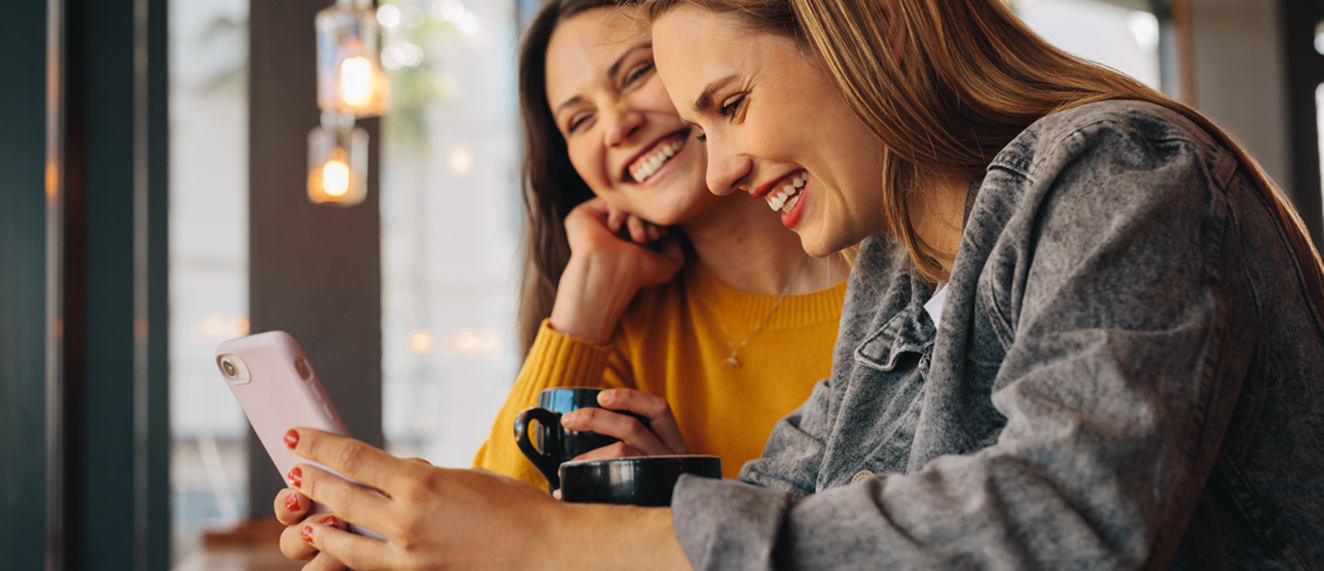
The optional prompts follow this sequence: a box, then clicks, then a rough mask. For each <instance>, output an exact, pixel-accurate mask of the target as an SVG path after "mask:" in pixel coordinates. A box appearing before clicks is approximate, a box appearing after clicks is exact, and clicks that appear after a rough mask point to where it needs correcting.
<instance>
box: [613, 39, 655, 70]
mask: <svg viewBox="0 0 1324 571" xmlns="http://www.w3.org/2000/svg"><path fill="white" fill-rule="evenodd" d="M651 49H653V42H651V41H650V42H644V43H642V44H639V45H637V46H635V47H632V48H630V49H628V50H626V51H625V53H623V54H621V57H619V58H616V63H613V64H611V67H609V68H607V77H608V78H611V77H616V72H618V71H620V70H621V66H622V65H624V64H625V60H626V59H629V57H630V56H631V55H632V54H634V52H637V51H639V50H651Z"/></svg>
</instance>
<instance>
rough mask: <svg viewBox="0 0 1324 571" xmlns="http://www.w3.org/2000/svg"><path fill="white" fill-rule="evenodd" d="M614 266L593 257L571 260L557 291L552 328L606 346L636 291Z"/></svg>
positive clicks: (627, 278) (573, 258) (635, 287)
mask: <svg viewBox="0 0 1324 571" xmlns="http://www.w3.org/2000/svg"><path fill="white" fill-rule="evenodd" d="M633 284H634V280H633V279H631V278H630V277H629V276H628V275H623V273H622V271H621V268H620V267H619V266H618V265H617V264H612V263H610V261H607V260H599V259H596V258H595V257H594V256H578V257H576V256H571V258H570V262H569V263H568V264H567V265H566V268H565V272H564V273H562V274H561V281H560V283H559V284H558V285H557V289H556V302H555V304H554V305H553V306H552V315H551V325H552V328H553V329H555V330H557V331H559V332H561V333H565V334H566V335H570V336H572V337H575V338H578V339H583V340H585V341H591V342H593V343H598V344H602V343H606V342H607V341H609V340H611V335H612V331H614V330H615V329H616V324H617V323H618V322H619V321H620V319H621V316H622V315H623V314H624V313H625V308H626V307H628V306H629V305H630V300H631V299H633V298H634V295H635V293H637V292H638V291H639V288H638V287H637V286H635V285H633Z"/></svg>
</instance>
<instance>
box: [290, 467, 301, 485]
mask: <svg viewBox="0 0 1324 571" xmlns="http://www.w3.org/2000/svg"><path fill="white" fill-rule="evenodd" d="M286 478H287V479H289V481H290V485H291V486H294V487H296V488H298V487H301V486H302V485H303V468H300V467H298V466H295V467H294V469H293V470H290V475H289V476H286Z"/></svg>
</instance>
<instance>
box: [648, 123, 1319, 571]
mask: <svg viewBox="0 0 1324 571" xmlns="http://www.w3.org/2000/svg"><path fill="white" fill-rule="evenodd" d="M976 184H977V189H978V190H977V194H975V196H974V199H973V201H972V202H970V204H969V206H968V207H967V222H966V226H965V230H964V233H963V236H962V241H961V245H960V249H959V251H958V255H957V258H956V261H955V266H954V269H953V272H952V275H951V279H950V281H949V282H948V285H947V287H948V288H950V289H949V290H948V293H947V299H946V303H945V305H944V307H943V312H942V324H941V328H940V330H938V331H936V332H935V328H934V324H933V322H932V321H931V319H930V317H929V315H928V313H927V312H925V311H924V309H923V304H924V302H925V301H927V300H928V299H929V298H930V296H931V295H932V288H931V287H930V286H928V285H925V284H923V283H922V282H920V281H919V280H917V279H916V278H915V277H913V276H912V274H911V273H910V269H911V266H910V265H909V262H908V258H907V256H906V252H905V250H904V249H903V248H899V247H896V246H894V245H893V244H892V243H891V242H889V240H888V239H887V238H884V237H881V236H874V237H872V238H869V239H868V240H866V241H865V243H864V244H863V247H862V249H861V251H860V253H859V255H858V258H857V263H858V267H857V268H856V270H855V272H853V274H852V276H851V281H850V285H849V289H848V290H847V297H846V306H845V310H844V315H843V317H842V323H841V330H840V334H839V337H838V344H837V347H836V349H835V355H834V365H833V368H832V376H831V378H830V379H828V380H826V381H823V382H820V383H819V384H818V385H817V386H816V387H815V388H814V391H813V394H812V396H811V397H810V398H809V400H808V401H807V402H805V404H804V405H802V406H801V407H800V408H799V409H797V410H796V411H795V412H793V413H792V414H790V415H789V416H787V417H786V418H784V419H782V420H781V421H780V422H779V423H778V424H777V426H776V428H775V429H774V430H773V432H772V435H771V437H770V439H769V440H768V444H767V448H766V449H765V450H764V453H763V457H762V458H759V459H757V460H754V461H751V462H749V463H748V464H746V465H745V466H744V468H743V469H742V470H741V473H740V479H741V480H743V481H744V482H745V483H741V482H736V481H730V480H727V481H719V480H706V479H702V478H693V477H689V476H686V477H684V478H683V479H682V480H681V482H680V483H679V484H677V487H676V490H675V496H674V500H673V515H674V527H675V531H676V534H677V536H678V537H679V539H680V541H681V544H682V545H683V547H684V548H685V551H686V553H687V554H688V556H689V558H690V561H691V563H693V565H694V566H695V568H696V569H721V570H733V569H770V568H779V569H782V568H784V569H871V570H873V569H877V570H882V569H1007V570H1024V569H1142V568H1143V569H1159V568H1164V567H1166V568H1169V569H1199V570H1214V569H1324V324H1321V323H1320V321H1319V318H1318V312H1317V311H1316V308H1315V307H1314V306H1313V304H1312V302H1311V301H1310V299H1309V297H1308V296H1307V294H1306V290H1305V288H1304V285H1303V280H1302V277H1301V267H1300V265H1299V264H1298V263H1297V261H1296V260H1295V259H1294V258H1293V257H1292V256H1291V254H1290V252H1289V250H1288V247H1287V245H1286V240H1285V238H1284V234H1283V230H1282V228H1281V226H1280V225H1279V224H1278V223H1277V222H1276V221H1275V219H1274V218H1273V216H1272V215H1271V214H1270V210H1269V207H1268V205H1267V204H1266V201H1265V200H1264V199H1263V197H1262V196H1261V195H1260V194H1259V193H1258V192H1257V191H1256V190H1255V189H1254V188H1253V187H1252V185H1251V183H1250V181H1249V179H1248V178H1247V175H1246V173H1245V172H1244V171H1243V170H1242V169H1240V168H1239V167H1238V163H1237V160H1236V158H1235V156H1234V155H1233V154H1231V153H1230V152H1229V151H1228V150H1227V149H1225V148H1223V147H1221V146H1220V145H1218V144H1217V143H1215V142H1214V140H1213V139H1212V138H1211V137H1210V136H1209V135H1208V134H1207V133H1206V132H1204V131H1203V130H1201V129H1199V128H1198V127H1196V126H1195V125H1194V124H1192V123H1190V122H1189V121H1187V120H1186V119H1184V118H1183V117H1181V116H1180V115H1178V114H1176V113H1173V112H1171V111H1169V110H1167V109H1164V108H1162V107H1159V106H1156V105H1153V104H1148V103H1140V102H1132V101H1112V102H1102V103H1094V104H1090V105H1086V106H1082V107H1079V108H1076V109H1073V110H1069V111H1065V112H1061V113H1057V114H1054V115H1051V116H1048V117H1046V118H1044V119H1042V120H1040V121H1038V122H1036V123H1035V124H1034V125H1032V126H1031V127H1030V128H1029V129H1027V130H1026V131H1025V132H1024V133H1022V134H1021V135H1020V136H1018V137H1017V138H1016V139H1015V140H1014V141H1012V142H1011V144H1010V145H1008V146H1007V148H1006V149H1004V150H1003V151H1002V152H1001V153H1000V154H999V155H998V156H997V158H996V159H995V160H994V162H993V163H992V164H991V165H990V166H989V168H988V171H987V173H986V175H985V176H984V177H983V179H982V181H977V182H976ZM750 484H754V485H750Z"/></svg>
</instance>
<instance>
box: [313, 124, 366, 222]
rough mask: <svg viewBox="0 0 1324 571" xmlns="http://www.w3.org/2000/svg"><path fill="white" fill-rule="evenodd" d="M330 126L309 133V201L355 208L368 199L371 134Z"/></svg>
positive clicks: (343, 126)
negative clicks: (369, 140) (369, 139)
mask: <svg viewBox="0 0 1324 571" xmlns="http://www.w3.org/2000/svg"><path fill="white" fill-rule="evenodd" d="M351 121H352V119H351ZM329 123H331V122H330V121H324V122H323V124H322V126H320V127H316V128H314V129H313V130H312V131H310V132H309V133H308V200H311V201H312V202H313V204H329V205H333V206H353V205H355V204H358V203H360V202H363V200H364V199H365V198H367V197H368V132H367V131H364V130H363V129H360V128H358V127H355V126H354V125H353V123H352V122H351V123H350V124H349V125H348V126H346V125H331V124H329Z"/></svg>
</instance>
